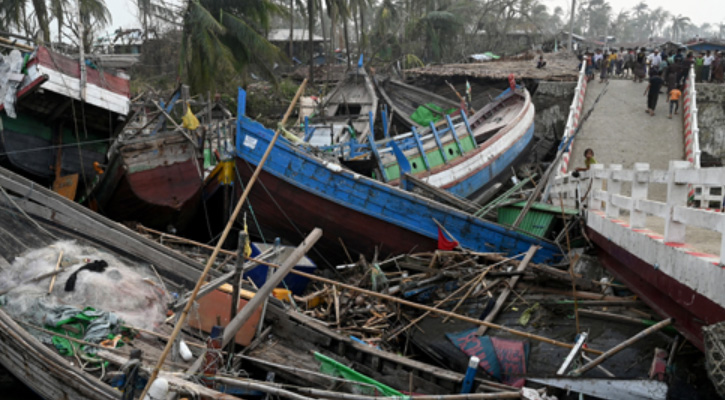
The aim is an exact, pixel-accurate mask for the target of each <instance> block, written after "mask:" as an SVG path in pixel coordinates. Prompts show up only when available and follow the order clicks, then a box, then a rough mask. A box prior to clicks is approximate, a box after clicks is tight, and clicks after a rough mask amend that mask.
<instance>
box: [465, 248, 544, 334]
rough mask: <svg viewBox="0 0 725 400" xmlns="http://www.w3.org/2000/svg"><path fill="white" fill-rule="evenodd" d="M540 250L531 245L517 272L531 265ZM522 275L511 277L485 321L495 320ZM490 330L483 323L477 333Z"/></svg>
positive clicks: (484, 332)
mask: <svg viewBox="0 0 725 400" xmlns="http://www.w3.org/2000/svg"><path fill="white" fill-rule="evenodd" d="M537 250H539V247H538V246H533V245H532V246H531V247H529V251H528V252H526V256H525V257H524V259H523V260H521V262H520V263H519V266H518V267H516V272H524V270H525V269H526V267H527V266H528V265H529V262H530V261H531V259H532V258H534V254H536V251H537ZM520 278H521V276H519V275H516V276H512V277H511V278H509V281H508V286H506V287H505V288H504V289H503V290H502V291H501V294H500V295H499V296H498V299H496V305H495V306H494V307H493V310H491V312H490V313H488V315H487V316H486V318H485V319H484V321H486V322H493V320H494V318H496V316H497V315H498V313H499V312H500V311H501V309H502V308H503V305H504V303H505V302H506V299H508V297H509V295H510V294H511V291H512V290H513V288H514V286H516V284H517V283H518V282H519V279H520ZM487 330H488V327H487V326H485V325H483V326H480V327H479V328H478V330H477V331H476V335H478V336H483V335H484V334H486V331H487Z"/></svg>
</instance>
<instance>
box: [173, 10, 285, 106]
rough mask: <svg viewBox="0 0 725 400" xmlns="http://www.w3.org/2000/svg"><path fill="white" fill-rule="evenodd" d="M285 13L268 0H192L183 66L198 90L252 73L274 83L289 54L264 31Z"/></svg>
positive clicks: (185, 26) (186, 22) (185, 27)
mask: <svg viewBox="0 0 725 400" xmlns="http://www.w3.org/2000/svg"><path fill="white" fill-rule="evenodd" d="M282 12H283V11H282V9H281V8H280V7H279V6H278V5H276V4H275V3H273V2H271V1H269V0H237V1H233V0H190V1H189V2H188V4H187V9H186V12H185V13H184V20H183V37H182V42H181V46H182V49H181V57H182V62H181V66H182V68H183V72H185V74H186V76H187V79H188V81H189V84H190V86H191V88H192V90H193V91H195V92H205V91H207V90H216V88H217V87H218V86H221V85H223V84H224V83H225V81H226V80H227V79H228V77H229V75H232V74H240V75H243V76H244V77H246V76H247V75H248V74H249V72H251V69H254V71H255V72H257V73H260V74H262V75H263V76H265V77H266V78H268V79H272V80H273V79H274V75H273V74H272V71H271V67H272V66H273V65H274V63H275V62H279V61H281V60H282V59H283V58H284V56H283V55H282V54H281V52H280V50H279V49H278V48H277V47H275V46H273V45H272V44H271V43H269V42H268V41H267V39H265V38H264V36H262V34H261V33H260V32H261V31H262V30H263V29H267V28H268V27H269V21H270V15H272V14H282Z"/></svg>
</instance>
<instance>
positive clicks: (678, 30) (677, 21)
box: [671, 14, 690, 41]
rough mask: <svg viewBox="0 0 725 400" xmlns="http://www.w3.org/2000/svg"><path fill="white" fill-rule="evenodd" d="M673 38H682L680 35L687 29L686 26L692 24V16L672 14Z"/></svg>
mask: <svg viewBox="0 0 725 400" xmlns="http://www.w3.org/2000/svg"><path fill="white" fill-rule="evenodd" d="M671 22H672V39H673V40H677V41H679V40H680V35H681V34H682V32H683V31H684V30H685V27H687V25H689V24H690V17H684V16H682V14H679V15H677V16H672V20H671Z"/></svg>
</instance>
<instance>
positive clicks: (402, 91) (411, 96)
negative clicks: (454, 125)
mask: <svg viewBox="0 0 725 400" xmlns="http://www.w3.org/2000/svg"><path fill="white" fill-rule="evenodd" d="M375 86H376V87H377V89H378V91H379V92H380V95H381V96H382V97H383V99H384V100H385V102H386V103H387V104H388V105H389V106H390V109H391V110H392V111H393V112H394V113H393V118H396V119H398V120H400V121H401V122H402V123H404V124H405V125H406V126H415V127H416V128H418V129H423V128H427V127H425V126H422V125H420V124H418V123H417V122H415V121H414V120H413V119H412V118H411V117H410V116H411V115H413V113H414V112H415V110H416V109H417V108H418V107H420V106H421V105H424V104H427V103H434V104H435V105H437V106H439V107H444V108H455V109H460V108H461V104H460V103H457V102H455V101H453V100H450V99H448V98H445V97H443V96H440V95H437V94H435V93H432V92H429V91H427V90H425V89H421V88H419V87H416V86H413V85H408V84H406V83H403V82H400V81H397V80H395V79H384V80H382V81H379V80H378V79H375Z"/></svg>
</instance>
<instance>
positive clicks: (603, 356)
mask: <svg viewBox="0 0 725 400" xmlns="http://www.w3.org/2000/svg"><path fill="white" fill-rule="evenodd" d="M672 321H673V320H672V318H667V319H666V320H664V321H660V322H659V323H657V324H655V325H652V326H650V327H649V328H647V329H645V330H643V331H642V332H640V333H638V334H636V335H634V336H632V337H631V338H629V339H627V340H625V341H624V342H622V343H620V344H618V345H616V346H614V347H612V348H611V349H609V350H607V351H606V352H605V353H603V354H601V355H599V357H597V358H595V359H594V360H592V361H590V362H589V363H587V364H585V365H583V366H582V367H579V368H577V369H575V370H574V371H571V372H570V373H569V375H571V376H580V375H581V374H583V373H585V372H587V371H589V370H590V369H592V368H594V367H596V366H597V365H599V364H601V363H603V362H604V361H605V360H607V359H608V358H610V357H612V356H613V355H615V354H617V353H619V352H620V351H622V350H624V349H625V348H626V347H628V346H630V345H632V344H634V343H635V342H637V341H638V340H640V339H642V338H644V337H645V336H648V335H649V334H651V333H654V332H657V331H658V330H660V329H662V328H664V327H666V326H668V325H670V324H671V323H672Z"/></svg>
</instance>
